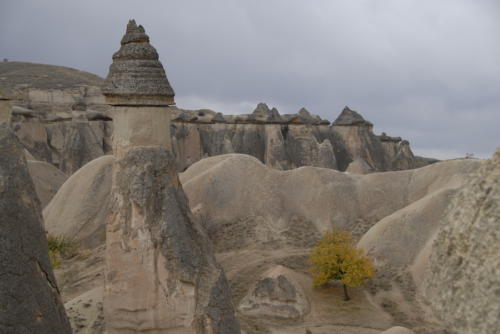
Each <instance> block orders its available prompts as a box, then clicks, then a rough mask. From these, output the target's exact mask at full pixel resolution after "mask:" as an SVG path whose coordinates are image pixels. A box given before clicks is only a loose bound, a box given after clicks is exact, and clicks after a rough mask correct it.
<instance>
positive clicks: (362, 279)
mask: <svg viewBox="0 0 500 334" xmlns="http://www.w3.org/2000/svg"><path fill="white" fill-rule="evenodd" d="M309 263H310V264H311V265H312V268H311V272H312V273H313V277H314V280H313V284H314V286H315V287H319V286H323V285H325V284H327V283H329V282H331V281H340V282H342V285H343V289H344V300H346V301H347V300H350V297H349V294H348V292H347V287H355V286H361V285H363V284H365V283H367V281H368V280H369V279H370V278H372V277H374V276H375V266H374V265H373V263H372V262H371V260H370V259H369V258H368V257H366V256H365V255H364V254H363V251H362V250H361V249H359V248H356V247H355V246H354V245H353V240H352V236H351V234H349V233H348V232H345V231H342V230H340V229H333V230H331V231H329V232H327V233H326V234H325V236H324V237H323V239H321V241H320V242H319V243H318V244H317V245H316V247H315V248H314V249H313V251H312V253H311V256H310V258H309Z"/></svg>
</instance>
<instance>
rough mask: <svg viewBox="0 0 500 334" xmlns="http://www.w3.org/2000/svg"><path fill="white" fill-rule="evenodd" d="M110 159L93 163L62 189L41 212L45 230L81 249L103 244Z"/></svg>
mask: <svg viewBox="0 0 500 334" xmlns="http://www.w3.org/2000/svg"><path fill="white" fill-rule="evenodd" d="M112 164H113V156H111V155H106V156H103V157H100V158H97V159H95V160H92V161H91V162H89V163H88V164H86V165H85V166H83V167H82V168H80V169H79V170H78V171H77V172H76V173H75V174H73V175H71V177H70V178H68V180H67V181H66V182H65V183H64V184H63V185H62V186H61V188H60V189H59V191H58V192H57V194H56V195H55V196H54V198H53V199H52V201H50V203H49V204H48V205H47V207H46V208H45V209H44V210H43V216H44V220H45V228H46V229H47V231H48V232H49V233H50V234H52V235H62V236H65V237H66V238H68V239H70V240H73V241H75V242H76V243H78V244H79V246H80V247H81V248H84V249H85V248H93V247H96V246H99V245H101V244H103V243H104V241H105V240H106V237H105V233H106V230H105V221H106V216H107V214H108V212H109V202H110V190H111V167H112Z"/></svg>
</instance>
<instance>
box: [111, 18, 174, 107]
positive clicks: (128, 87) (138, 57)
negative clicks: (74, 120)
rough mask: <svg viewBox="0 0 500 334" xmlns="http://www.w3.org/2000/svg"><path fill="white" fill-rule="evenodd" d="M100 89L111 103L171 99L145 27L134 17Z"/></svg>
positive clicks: (157, 102) (152, 102) (167, 101)
mask: <svg viewBox="0 0 500 334" xmlns="http://www.w3.org/2000/svg"><path fill="white" fill-rule="evenodd" d="M102 91H103V93H104V95H105V96H106V98H107V99H108V100H109V102H111V104H119V105H120V104H127V105H131V104H136V105H169V104H173V102H174V90H173V89H172V87H171V86H170V84H169V82H168V80H167V76H166V74H165V70H164V69H163V65H162V64H161V63H160V61H159V60H158V53H157V52H156V49H155V48H154V47H153V46H152V45H151V44H149V37H148V35H146V33H145V31H144V28H143V27H142V26H137V24H136V23H135V21H134V20H130V21H129V23H128V25H127V30H126V33H125V35H124V36H123V38H122V40H121V47H120V50H118V51H117V52H116V53H115V54H114V55H113V63H112V64H111V66H110V67H109V74H108V77H107V78H106V80H105V82H104V86H103V88H102ZM125 101H126V102H125Z"/></svg>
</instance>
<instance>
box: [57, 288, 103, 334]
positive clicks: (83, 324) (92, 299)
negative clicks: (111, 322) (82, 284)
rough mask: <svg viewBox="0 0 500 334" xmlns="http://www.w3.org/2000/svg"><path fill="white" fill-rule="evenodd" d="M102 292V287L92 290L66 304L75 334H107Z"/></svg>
mask: <svg viewBox="0 0 500 334" xmlns="http://www.w3.org/2000/svg"><path fill="white" fill-rule="evenodd" d="M102 290H103V288H102V287H98V288H95V289H92V290H90V291H87V292H85V293H83V294H81V295H79V296H77V297H75V298H73V299H72V300H70V301H68V302H66V303H65V304H64V307H65V308H66V312H67V313H68V318H69V321H70V323H71V328H72V329H73V334H104V333H105V329H106V323H105V319H104V309H103V301H102V292H103V291H102Z"/></svg>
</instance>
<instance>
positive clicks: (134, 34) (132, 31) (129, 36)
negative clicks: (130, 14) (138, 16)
mask: <svg viewBox="0 0 500 334" xmlns="http://www.w3.org/2000/svg"><path fill="white" fill-rule="evenodd" d="M128 43H149V36H148V35H146V31H145V30H144V27H143V26H137V24H136V23H135V20H130V21H128V24H127V30H126V32H125V35H124V36H123V38H122V40H121V44H122V45H124V44H128Z"/></svg>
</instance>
